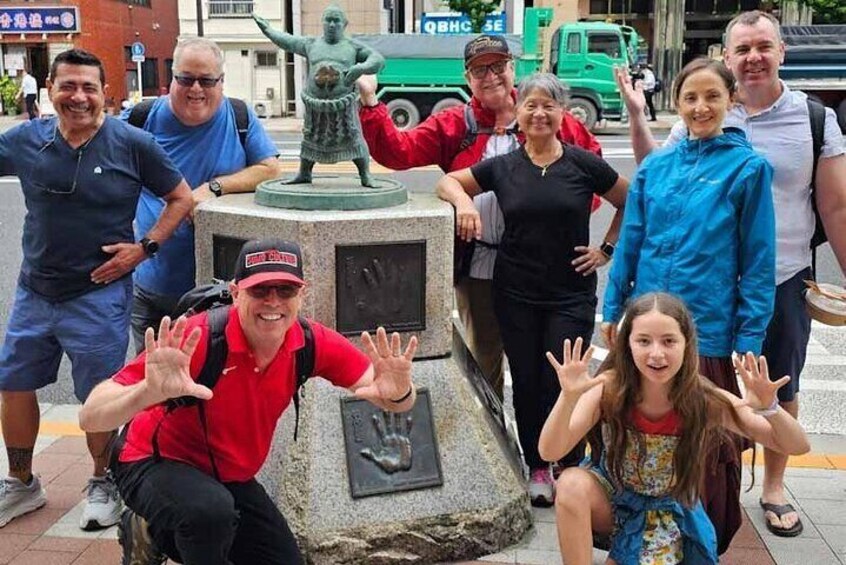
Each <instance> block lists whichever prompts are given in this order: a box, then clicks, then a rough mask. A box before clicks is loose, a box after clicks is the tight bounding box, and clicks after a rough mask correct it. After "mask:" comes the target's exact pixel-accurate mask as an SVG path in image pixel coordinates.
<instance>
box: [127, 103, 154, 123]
mask: <svg viewBox="0 0 846 565" xmlns="http://www.w3.org/2000/svg"><path fill="white" fill-rule="evenodd" d="M154 102H155V100H142V101H141V102H139V103H138V104H136V105H135V106H133V107H132V109H131V110H130V111H129V120H128V121H129V123H130V124H131V125H133V126H135V127H137V128H140V129H144V124H146V123H147V116H149V115H150V110H152V108H153V103H154Z"/></svg>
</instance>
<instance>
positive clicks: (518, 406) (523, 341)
mask: <svg viewBox="0 0 846 565" xmlns="http://www.w3.org/2000/svg"><path fill="white" fill-rule="evenodd" d="M494 311H495V312H496V317H497V319H498V320H499V331H500V333H501V334H502V343H503V345H504V346H505V354H506V355H507V356H508V364H509V366H510V367H511V379H512V381H513V387H514V415H515V418H516V420H517V434H518V435H519V436H520V445H521V446H522V447H523V457H524V459H525V461H526V465H528V466H529V469H536V468H538V467H544V466H546V463H545V462H544V461H543V459H541V457H540V454H539V453H538V440H539V439H540V433H541V429H543V424H544V422H546V418H547V416H549V413H550V412H551V411H552V407H553V406H554V405H555V401H556V400H558V395H559V393H560V392H561V385H560V384H559V383H558V376H557V375H556V374H555V370H554V369H553V368H552V366H551V365H550V364H549V361H547V359H546V352H547V351H551V352H552V353H553V354H554V355H555V356H556V357H558V358H559V359H560V357H561V351H562V344H563V343H564V339H566V338H570V340H571V341H574V340H575V339H576V338H577V337H580V336H581V338H582V339H583V340H584V342H585V346H584V347H585V348H587V346H588V345H589V344H590V339H591V337H592V336H593V325H594V321H593V319H592V318H591V319H589V320H585V319H579V318H576V317H574V316H572V315H571V314H570V313H569V312H567V311H566V310H565V309H561V308H559V307H555V306H535V305H531V304H526V303H525V302H520V301H517V300H514V299H512V298H510V297H509V296H507V295H505V294H504V293H502V292H499V291H497V290H494ZM583 350H584V349H583ZM582 457H584V443H580V444H579V445H577V446H576V447H575V448H573V450H572V451H571V452H570V453H568V454H567V455H565V456H564V459H562V460H561V462H562V463H563V464H564V466H567V467H572V466H575V465H578V464H579V461H581V459H582Z"/></svg>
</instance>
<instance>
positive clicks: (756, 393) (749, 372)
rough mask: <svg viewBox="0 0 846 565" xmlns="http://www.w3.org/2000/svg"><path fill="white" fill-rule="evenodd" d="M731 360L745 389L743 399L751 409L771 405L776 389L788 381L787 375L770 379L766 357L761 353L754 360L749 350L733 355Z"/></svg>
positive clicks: (759, 408)
mask: <svg viewBox="0 0 846 565" xmlns="http://www.w3.org/2000/svg"><path fill="white" fill-rule="evenodd" d="M733 361H734V368H735V369H736V370H737V373H738V374H739V375H740V378H741V380H743V388H744V389H745V392H744V395H743V400H745V401H746V405H747V406H749V407H750V408H752V409H753V410H766V409H767V408H769V407H770V406H772V405H773V403H774V402H775V400H776V395H777V393H778V389H780V388H781V387H783V386H784V385H786V384H787V383H788V382H789V381H790V377H789V376H787V375H785V376H783V377H781V378H780V379H779V380H777V381H771V380H770V371H769V368H768V367H767V359H766V358H765V357H764V356H763V355H761V356H760V357H758V359H757V360H756V359H755V355H753V354H752V353H751V352H749V353H747V354H746V355H737V356H735V358H734V359H733Z"/></svg>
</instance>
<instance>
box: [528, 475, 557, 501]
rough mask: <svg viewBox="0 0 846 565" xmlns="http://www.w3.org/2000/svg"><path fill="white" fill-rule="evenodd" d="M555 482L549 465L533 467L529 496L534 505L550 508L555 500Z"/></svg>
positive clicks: (530, 476)
mask: <svg viewBox="0 0 846 565" xmlns="http://www.w3.org/2000/svg"><path fill="white" fill-rule="evenodd" d="M554 487H555V483H554V482H553V480H552V474H551V473H550V472H549V467H539V468H537V469H532V470H531V472H530V473H529V497H530V498H531V500H532V506H538V507H540V508H549V507H550V506H552V503H553V502H555V488H554Z"/></svg>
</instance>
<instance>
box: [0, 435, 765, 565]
mask: <svg viewBox="0 0 846 565" xmlns="http://www.w3.org/2000/svg"><path fill="white" fill-rule="evenodd" d="M33 467H34V470H35V472H36V473H38V474H39V475H40V476H41V480H42V482H43V483H44V487H45V488H46V489H47V491H48V493H49V496H48V498H47V505H46V506H45V507H44V508H42V509H40V510H38V511H36V512H33V513H31V514H28V515H26V516H22V517H20V518H18V519H16V520H13V521H12V522H11V523H9V524H8V525H7V526H6V527H5V528H2V529H0V564H7V563H8V564H10V565H25V564H33V565H65V564H73V565H83V564H85V565H88V564H90V565H95V564H96V565H106V564H109V565H113V564H116V563H119V562H120V548H119V546H118V544H117V541H116V540H115V539H114V528H112V529H111V531H110V532H106V535H107V537H106V538H79V537H63V536H61V535H55V530H56V528H55V526H56V524H57V523H58V522H59V521H60V519H61V518H62V517H63V516H66V515H67V514H68V512H69V511H70V510H71V509H73V508H74V507H76V506H77V505H78V504H79V503H80V502H81V501H82V499H83V497H84V488H85V485H86V481H87V480H88V477H89V476H90V474H91V468H90V460H89V458H88V454H87V449H86V446H85V438H84V437H80V436H65V437H62V438H60V439H58V440H56V441H55V442H54V443H52V444H50V445H49V446H48V447H46V448H44V449H43V450H42V451H40V452H39V453H38V454H37V455H36V456H35V460H34V464H33ZM68 526H70V527H76V524H75V521H74V523H72V524H68ZM51 529H52V531H50V530H51ZM490 559H491V560H489V561H473V562H472V563H496V562H497V561H494V560H493V559H495V558H490ZM723 562H724V563H738V564H741V563H742V564H743V565H763V564H773V563H774V561H773V560H772V558H771V557H770V555H769V553H768V552H767V549H766V547H765V546H764V543H763V541H762V540H761V537H760V536H759V535H758V534H757V532H756V531H755V529H754V528H753V527H752V525H751V524H750V523H749V521H748V520H746V521H745V522H744V524H743V527H742V528H741V530H740V532H739V533H738V535H737V536H736V537H735V540H734V543H733V544H732V548H731V549H730V550H729V552H728V553H727V554H726V555H725V556H724V557H723ZM468 563H469V562H468ZM511 563H514V562H513V561H511Z"/></svg>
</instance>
